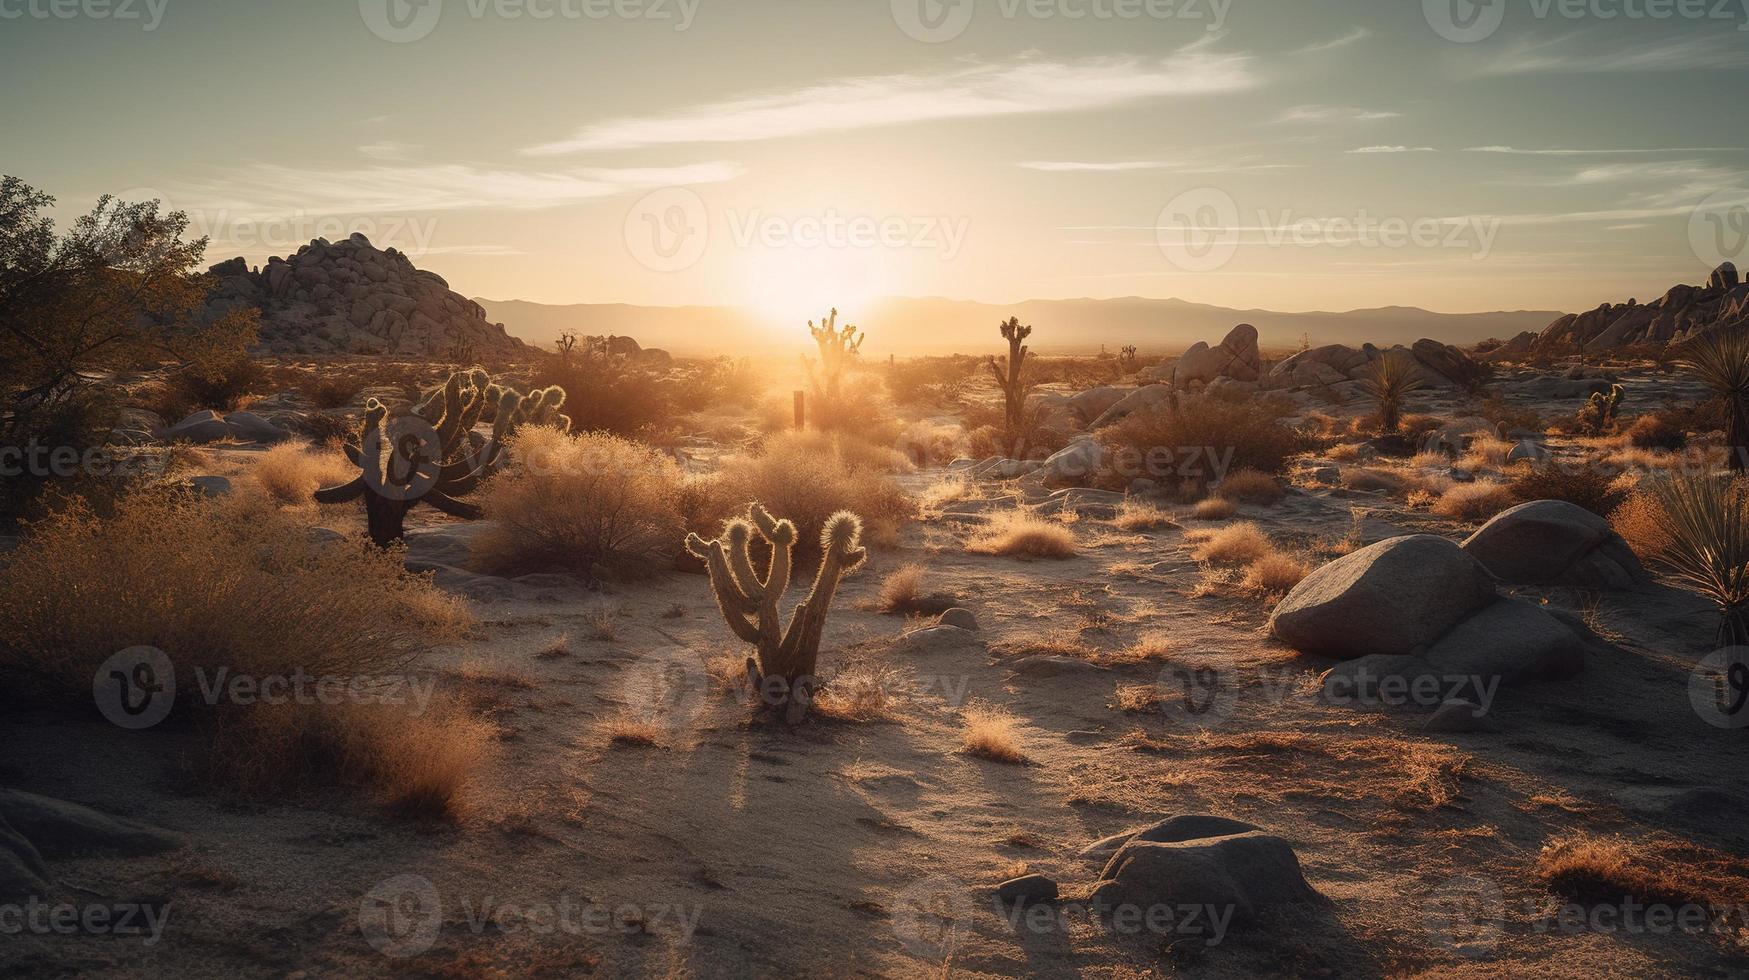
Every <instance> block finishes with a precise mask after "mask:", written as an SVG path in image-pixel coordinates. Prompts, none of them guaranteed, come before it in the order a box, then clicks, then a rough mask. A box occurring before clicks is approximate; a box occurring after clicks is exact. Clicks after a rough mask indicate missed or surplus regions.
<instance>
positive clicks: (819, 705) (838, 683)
mask: <svg viewBox="0 0 1749 980" xmlns="http://www.w3.org/2000/svg"><path fill="white" fill-rule="evenodd" d="M906 688H907V684H906V679H905V676H904V673H903V672H902V671H900V670H899V669H898V668H896V667H889V666H885V665H882V664H876V663H870V662H868V661H866V660H854V661H851V662H850V663H848V664H846V665H845V666H844V667H843V668H842V669H840V670H839V671H838V672H837V673H835V674H833V675H832V679H831V681H830V682H828V683H827V684H826V685H825V687H823V688H822V689H821V690H820V692H819V696H818V697H817V698H816V699H815V701H814V711H815V712H816V713H817V714H818V715H819V716H821V717H824V718H834V719H837V720H840V721H883V720H887V719H890V718H892V717H893V713H894V710H895V709H896V707H897V704H896V697H895V696H896V695H898V694H900V693H902V692H903V691H904V690H906Z"/></svg>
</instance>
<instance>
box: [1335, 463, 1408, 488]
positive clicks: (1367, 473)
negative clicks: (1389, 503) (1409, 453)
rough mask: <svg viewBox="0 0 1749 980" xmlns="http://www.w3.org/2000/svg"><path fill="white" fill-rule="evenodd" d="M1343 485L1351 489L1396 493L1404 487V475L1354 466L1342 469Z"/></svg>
mask: <svg viewBox="0 0 1749 980" xmlns="http://www.w3.org/2000/svg"><path fill="white" fill-rule="evenodd" d="M1342 485H1343V486H1344V487H1346V488H1347V489H1349V490H1365V491H1372V490H1384V491H1386V492H1389V493H1396V492H1398V491H1400V490H1402V489H1403V476H1402V474H1400V473H1393V472H1391V471H1389V470H1374V469H1367V468H1365V467H1362V466H1352V467H1349V468H1347V469H1345V470H1343V471H1342Z"/></svg>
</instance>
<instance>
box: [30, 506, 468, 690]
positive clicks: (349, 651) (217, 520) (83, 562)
mask: <svg viewBox="0 0 1749 980" xmlns="http://www.w3.org/2000/svg"><path fill="white" fill-rule="evenodd" d="M0 595H4V596H5V597H6V606H7V615H6V617H5V618H4V625H3V626H0V663H3V664H4V665H5V666H8V667H13V668H18V669H19V670H20V672H21V673H22V674H24V675H26V676H29V677H32V678H35V679H36V680H38V681H40V682H42V683H43V684H44V685H45V686H46V687H47V688H48V689H49V693H58V694H64V695H66V696H69V697H76V698H77V699H78V700H79V701H81V702H82V703H86V704H89V701H90V697H91V676H92V673H93V672H94V671H95V670H96V669H97V666H98V665H99V664H100V663H102V661H103V660H104V659H105V658H107V657H108V656H109V655H110V654H112V653H114V652H115V651H117V650H121V649H124V648H126V647H130V646H135V645H147V646H153V647H157V648H158V649H160V650H163V651H164V652H165V653H167V654H168V655H169V656H170V658H171V660H172V661H173V662H174V663H175V664H176V667H177V670H178V671H179V672H181V671H194V670H197V669H204V670H205V671H207V672H208V674H209V675H211V674H214V673H216V672H217V670H218V669H220V668H224V669H227V670H229V672H230V673H231V674H233V675H235V674H249V675H252V676H255V677H268V676H279V675H290V674H293V673H294V672H296V671H298V670H302V671H303V672H305V673H307V674H312V675H321V674H337V675H345V676H351V675H357V674H365V673H381V672H384V671H388V670H393V669H395V668H396V667H399V666H401V665H404V664H405V663H407V662H409V661H410V660H412V659H413V658H414V657H415V656H416V655H417V654H418V653H419V652H421V651H423V650H425V649H427V648H429V647H431V646H433V645H436V644H440V643H444V642H447V641H450V640H454V639H457V638H459V637H460V636H461V634H462V633H463V631H464V630H465V628H466V626H467V623H468V615H467V612H466V607H465V606H464V604H463V603H462V602H461V601H460V600H458V599H456V598H454V597H452V596H448V595H446V594H444V593H442V592H440V591H438V590H437V589H436V588H435V587H434V586H432V585H431V582H430V580H429V579H428V578H425V577H421V576H417V575H413V574H412V573H410V572H408V571H407V569H406V567H405V566H404V565H403V564H402V559H401V555H400V554H399V553H397V552H388V551H381V550H379V549H377V548H375V547H373V546H372V545H371V544H370V542H369V541H368V540H365V539H363V538H362V537H352V538H347V539H344V540H340V541H333V542H329V543H317V542H315V541H312V540H311V538H310V535H309V534H308V532H307V531H306V529H305V528H304V527H303V526H302V525H301V524H299V523H298V522H296V521H294V520H292V519H291V518H290V517H289V516H287V515H286V514H284V513H282V512H280V511H279V510H278V509H276V508H275V507H273V506H272V505H270V504H269V503H267V502H266V501H265V500H263V499H261V498H260V497H257V496H255V495H252V494H232V495H228V496H225V497H218V498H200V497H193V496H190V495H185V494H173V493H164V492H142V493H137V494H134V495H132V496H130V497H126V498H123V499H122V500H121V501H120V502H118V504H117V507H116V511H115V514H114V516H113V517H110V518H108V519H99V518H97V517H96V516H94V515H93V514H92V512H91V511H90V509H89V508H87V507H85V506H84V505H83V504H80V503H75V504H74V505H72V506H70V507H69V508H67V509H66V510H64V511H62V512H60V513H57V514H55V515H53V516H52V517H49V518H47V519H45V520H42V521H39V522H36V523H33V524H31V525H30V526H29V528H28V531H27V533H26V535H25V538H24V540H23V542H22V543H21V544H20V545H19V546H18V548H17V549H16V550H15V551H14V552H13V553H12V554H11V556H10V561H9V563H8V564H7V565H6V567H5V568H4V569H0ZM188 676H193V675H192V674H189V675H188Z"/></svg>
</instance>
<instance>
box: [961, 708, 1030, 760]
mask: <svg viewBox="0 0 1749 980" xmlns="http://www.w3.org/2000/svg"><path fill="white" fill-rule="evenodd" d="M960 718H961V721H962V722H963V723H964V725H965V728H964V731H962V732H961V736H960V737H961V739H962V743H963V745H964V747H965V751H966V753H967V754H968V755H975V756H978V757H979V758H982V759H990V760H992V761H995V762H1011V763H1023V762H1026V761H1027V758H1026V753H1025V752H1024V751H1023V750H1022V749H1021V746H1020V722H1019V720H1018V719H1016V718H1015V717H1014V716H1013V715H1011V714H1009V713H1008V712H1006V711H1004V710H1002V709H1001V708H997V707H993V706H991V705H987V704H982V703H973V704H969V705H967V706H966V709H965V711H963V712H961V715H960Z"/></svg>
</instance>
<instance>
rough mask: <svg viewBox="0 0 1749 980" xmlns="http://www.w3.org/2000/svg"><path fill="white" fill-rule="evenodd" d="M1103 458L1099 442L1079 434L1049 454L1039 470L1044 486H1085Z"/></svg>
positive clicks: (1097, 470) (1097, 469) (1096, 471)
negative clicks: (1042, 475) (1042, 476)
mask: <svg viewBox="0 0 1749 980" xmlns="http://www.w3.org/2000/svg"><path fill="white" fill-rule="evenodd" d="M1103 458H1104V453H1103V451H1102V450H1101V449H1100V446H1099V443H1098V442H1096V441H1095V440H1094V438H1093V437H1092V436H1089V435H1080V436H1076V437H1075V438H1074V439H1071V440H1070V441H1069V444H1068V445H1067V446H1064V447H1063V448H1062V449H1059V450H1057V451H1056V452H1055V453H1053V454H1051V456H1050V458H1049V459H1046V460H1045V462H1044V465H1043V466H1041V467H1039V471H1040V472H1041V473H1043V474H1044V482H1045V485H1046V486H1058V487H1060V486H1086V485H1087V482H1088V481H1089V479H1091V478H1092V476H1093V475H1094V474H1095V473H1098V472H1099V465H1100V462H1101V461H1102V459H1103Z"/></svg>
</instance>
